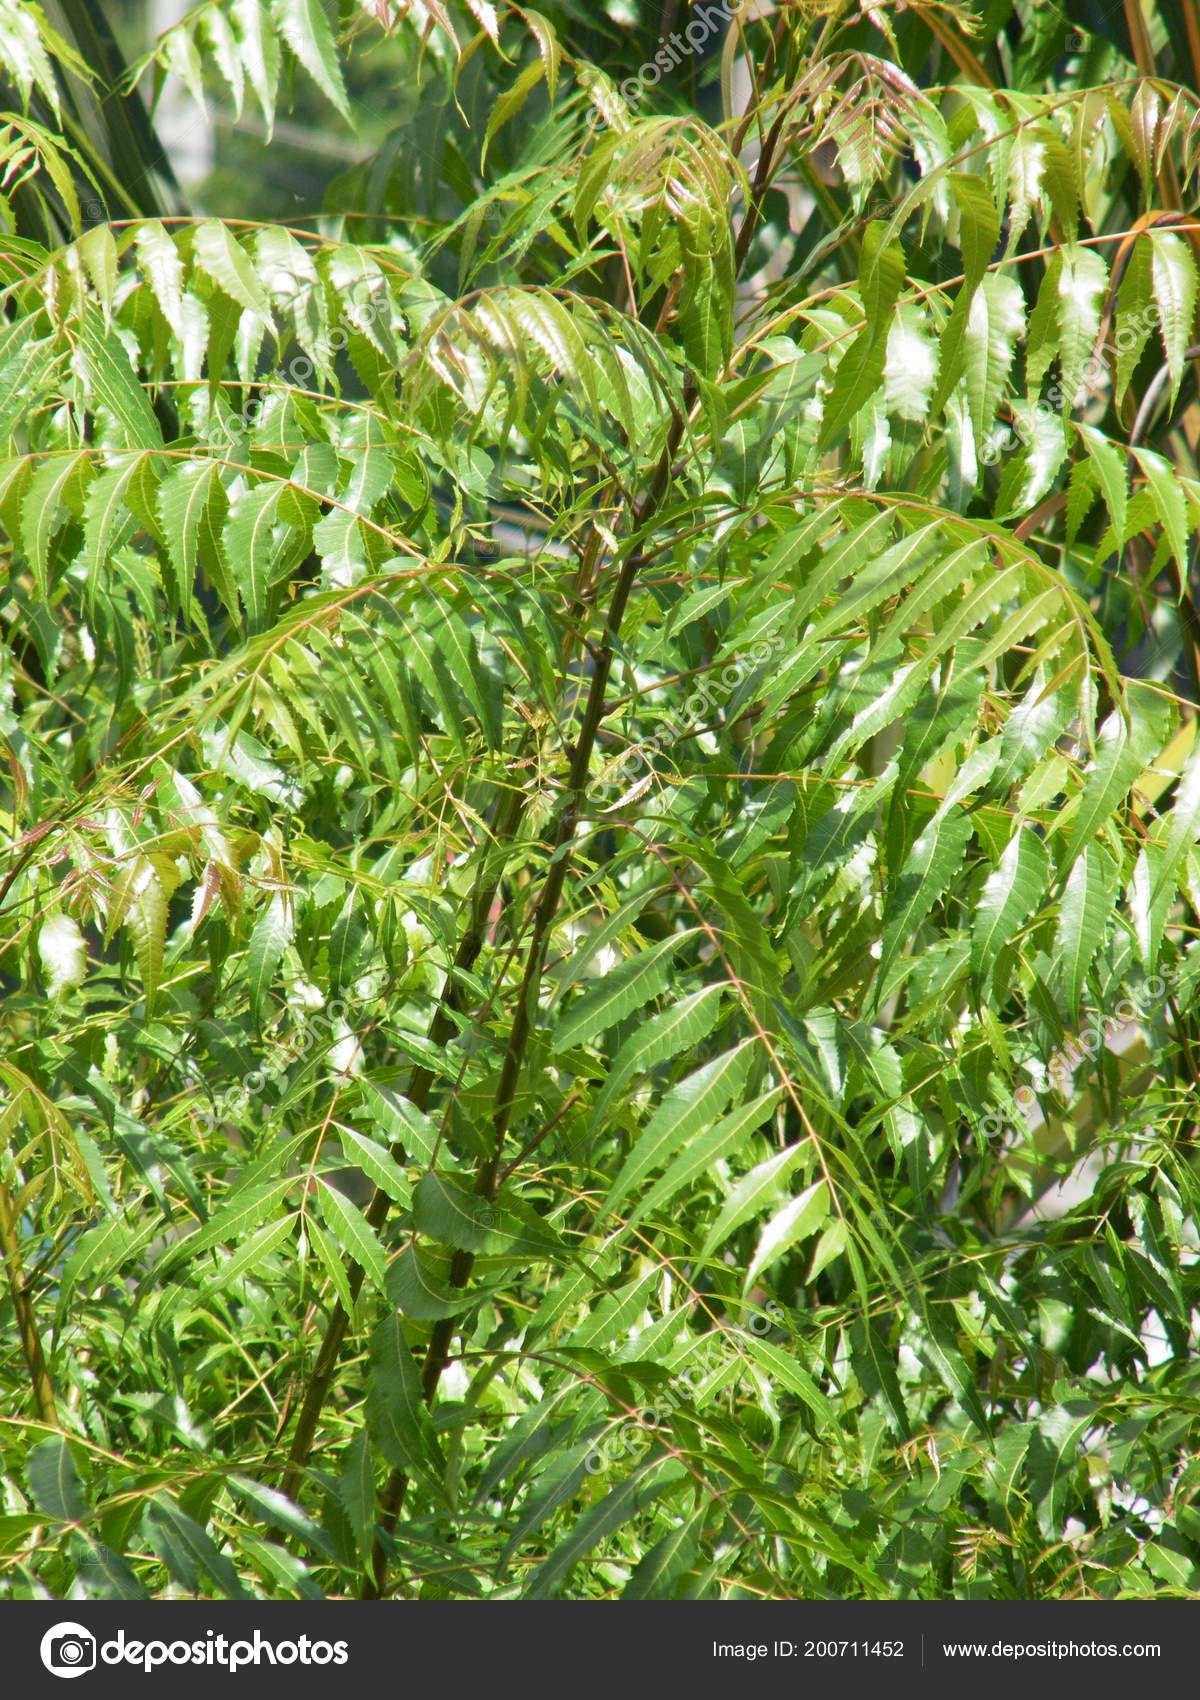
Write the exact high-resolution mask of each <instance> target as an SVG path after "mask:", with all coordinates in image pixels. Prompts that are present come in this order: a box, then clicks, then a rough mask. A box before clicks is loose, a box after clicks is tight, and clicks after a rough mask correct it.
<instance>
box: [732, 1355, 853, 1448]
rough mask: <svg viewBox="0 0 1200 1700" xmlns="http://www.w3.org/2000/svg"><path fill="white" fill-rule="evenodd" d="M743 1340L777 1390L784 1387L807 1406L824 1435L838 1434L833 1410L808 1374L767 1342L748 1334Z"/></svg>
mask: <svg viewBox="0 0 1200 1700" xmlns="http://www.w3.org/2000/svg"><path fill="white" fill-rule="evenodd" d="M744 1338H745V1348H746V1351H747V1353H748V1354H749V1355H750V1357H752V1358H753V1359H754V1360H755V1362H756V1363H758V1364H759V1365H760V1366H761V1367H762V1368H763V1369H764V1370H765V1371H766V1372H767V1375H768V1376H769V1377H770V1379H771V1380H772V1381H773V1382H776V1383H777V1384H778V1385H779V1386H780V1387H786V1388H787V1390H788V1392H789V1393H794V1394H795V1396H796V1398H797V1399H799V1400H800V1402H801V1403H802V1404H804V1405H807V1406H808V1409H809V1410H810V1411H811V1412H812V1414H813V1416H814V1417H815V1418H816V1419H817V1421H818V1422H819V1423H820V1424H821V1425H822V1426H823V1428H824V1430H825V1433H826V1434H828V1435H830V1436H835V1435H836V1434H837V1432H838V1421H837V1415H836V1413H835V1411H834V1409H833V1406H832V1405H831V1404H830V1402H829V1400H828V1398H827V1397H826V1396H825V1394H824V1393H822V1392H821V1389H820V1388H819V1387H818V1386H817V1384H816V1382H815V1381H814V1380H813V1378H812V1376H811V1375H809V1373H808V1371H807V1370H805V1369H803V1368H801V1366H800V1364H799V1363H798V1362H797V1361H796V1358H795V1356H794V1355H793V1354H792V1353H790V1352H785V1351H783V1350H782V1349H781V1348H780V1347H779V1346H776V1345H773V1344H772V1342H771V1341H769V1340H759V1339H757V1338H756V1337H755V1336H754V1335H753V1334H749V1333H748V1334H747V1335H746V1336H745V1337H744Z"/></svg>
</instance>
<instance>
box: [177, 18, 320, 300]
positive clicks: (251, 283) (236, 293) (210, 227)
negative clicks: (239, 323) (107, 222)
mask: <svg viewBox="0 0 1200 1700" xmlns="http://www.w3.org/2000/svg"><path fill="white" fill-rule="evenodd" d="M313 3H314V4H315V0H313ZM192 252H193V254H194V256H195V261H196V264H197V265H198V266H199V267H200V269H201V271H203V272H206V273H207V274H208V276H209V277H210V278H212V280H213V282H214V283H215V284H217V285H219V287H220V288H221V289H223V290H224V291H225V293H226V295H228V297H229V299H230V300H231V301H236V303H237V304H238V306H239V307H244V308H246V310H247V311H248V312H251V313H254V314H257V316H258V317H259V318H260V319H261V320H262V321H263V323H264V324H265V325H266V326H267V327H268V329H269V330H270V331H271V332H272V333H274V331H275V321H274V319H273V318H272V317H271V304H270V302H269V301H268V300H267V297H266V292H265V291H264V289H263V287H262V284H261V283H260V282H259V281H258V274H257V273H256V272H255V270H254V265H253V263H252V261H251V259H250V256H249V254H247V253H246V250H245V249H244V248H243V247H242V245H241V243H240V242H239V241H238V240H237V238H236V237H235V236H234V235H233V233H232V231H231V230H230V229H229V227H228V226H227V225H225V224H222V223H220V222H219V220H217V219H215V218H210V219H205V220H204V222H203V223H202V224H198V225H197V226H196V229H195V231H194V232H193V234H192Z"/></svg>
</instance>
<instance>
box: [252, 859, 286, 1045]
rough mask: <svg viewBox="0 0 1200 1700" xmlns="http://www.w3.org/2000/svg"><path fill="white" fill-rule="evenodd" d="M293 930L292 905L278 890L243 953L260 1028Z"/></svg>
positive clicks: (260, 917) (255, 927) (255, 1017)
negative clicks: (269, 993)
mask: <svg viewBox="0 0 1200 1700" xmlns="http://www.w3.org/2000/svg"><path fill="white" fill-rule="evenodd" d="M294 930H295V916H294V913H293V910H292V905H291V903H290V902H289V901H288V899H287V897H286V895H285V894H284V893H283V892H281V891H276V892H272V894H271V897H270V899H269V901H268V903H267V905H266V908H265V909H264V910H263V912H262V914H261V915H260V916H259V918H258V920H257V921H256V922H255V924H254V931H253V932H252V933H251V935H250V945H249V949H248V950H247V953H246V969H247V990H248V992H249V994H250V1008H251V1010H252V1011H253V1013H254V1019H255V1021H256V1022H258V1024H259V1025H260V1026H261V1025H262V1018H263V1013H264V1011H265V1009H266V1002H267V993H268V991H269V990H270V988H271V983H272V981H273V980H274V978H275V975H276V973H277V972H278V969H279V964H280V963H281V962H282V961H283V953H284V951H285V950H286V949H287V947H288V945H289V944H290V943H291V940H292V934H293V932H294Z"/></svg>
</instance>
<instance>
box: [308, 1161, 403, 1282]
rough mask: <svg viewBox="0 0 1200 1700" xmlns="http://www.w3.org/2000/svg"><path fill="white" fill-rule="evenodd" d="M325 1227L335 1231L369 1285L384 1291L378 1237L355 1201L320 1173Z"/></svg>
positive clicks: (384, 1266)
mask: <svg viewBox="0 0 1200 1700" xmlns="http://www.w3.org/2000/svg"><path fill="white" fill-rule="evenodd" d="M317 1185H318V1187H319V1188H320V1196H321V1209H322V1211H323V1213H324V1216H325V1226H326V1228H328V1229H329V1230H330V1231H331V1232H333V1233H335V1234H336V1235H337V1237H338V1239H339V1240H340V1241H341V1243H342V1245H343V1246H344V1247H345V1248H346V1250H347V1251H348V1252H349V1253H350V1255H351V1257H352V1258H353V1259H354V1261H355V1263H357V1264H358V1266H359V1268H360V1269H361V1270H362V1271H363V1272H364V1273H365V1274H366V1275H367V1276H368V1277H369V1278H370V1280H371V1282H372V1284H373V1285H374V1286H376V1287H378V1289H379V1290H380V1292H382V1291H383V1288H384V1284H385V1281H386V1279H387V1254H386V1252H385V1251H384V1249H383V1247H382V1245H380V1243H379V1236H378V1234H377V1233H376V1232H375V1230H374V1228H372V1226H371V1224H370V1223H369V1222H368V1221H367V1219H366V1217H365V1216H364V1215H363V1213H362V1211H361V1210H360V1209H359V1208H358V1206H357V1205H356V1204H352V1203H351V1202H350V1200H349V1199H348V1198H347V1197H346V1196H345V1194H344V1193H341V1192H339V1191H338V1189H337V1187H335V1186H331V1185H330V1184H329V1182H328V1181H327V1180H326V1179H325V1177H324V1176H323V1175H319V1176H318V1177H317Z"/></svg>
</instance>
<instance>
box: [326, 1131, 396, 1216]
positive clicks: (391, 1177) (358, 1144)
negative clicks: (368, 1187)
mask: <svg viewBox="0 0 1200 1700" xmlns="http://www.w3.org/2000/svg"><path fill="white" fill-rule="evenodd" d="M338 1138H339V1139H340V1140H341V1142H342V1150H343V1151H344V1152H345V1154H346V1157H347V1160H348V1161H350V1162H353V1163H357V1164H358V1166H359V1168H360V1169H361V1170H362V1171H363V1173H364V1174H365V1175H366V1176H367V1177H368V1178H369V1179H370V1180H372V1181H373V1182H374V1183H375V1185H376V1186H377V1187H380V1188H381V1189H382V1190H383V1191H384V1192H386V1193H387V1195H388V1197H389V1198H391V1199H393V1200H394V1201H395V1202H396V1203H397V1204H404V1205H407V1204H408V1203H409V1201H410V1199H411V1197H412V1190H413V1189H412V1182H411V1181H410V1180H409V1178H408V1176H407V1175H406V1174H405V1173H404V1170H403V1169H402V1168H401V1167H400V1165H399V1164H398V1163H396V1162H394V1161H393V1160H392V1158H391V1156H390V1155H389V1154H388V1152H386V1151H385V1150H384V1148H383V1146H382V1145H376V1143H375V1141H374V1140H373V1139H368V1138H367V1136H366V1134H365V1133H358V1132H357V1131H356V1130H355V1129H354V1128H352V1127H346V1126H344V1125H339V1127H338Z"/></svg>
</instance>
